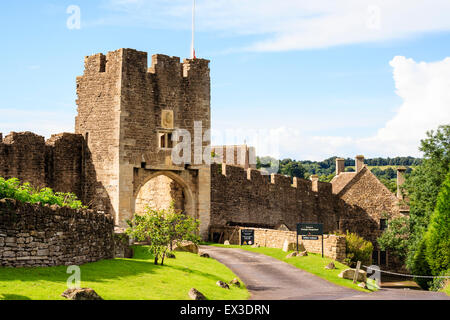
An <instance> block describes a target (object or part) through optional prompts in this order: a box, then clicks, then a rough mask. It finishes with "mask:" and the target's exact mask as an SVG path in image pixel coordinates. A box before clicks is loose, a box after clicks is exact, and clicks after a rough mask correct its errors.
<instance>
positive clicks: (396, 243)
mask: <svg viewBox="0 0 450 320" xmlns="http://www.w3.org/2000/svg"><path fill="white" fill-rule="evenodd" d="M409 235H410V230H409V218H408V217H399V218H394V219H392V220H391V221H389V223H388V228H387V229H386V230H385V231H384V232H383V234H382V235H381V236H380V237H379V238H378V239H377V242H378V245H379V246H380V248H381V250H384V251H389V253H390V254H393V255H395V256H397V257H398V258H399V259H400V260H402V261H404V260H405V258H406V256H407V254H408V240H409Z"/></svg>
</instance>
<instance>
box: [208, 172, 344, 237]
mask: <svg viewBox="0 0 450 320" xmlns="http://www.w3.org/2000/svg"><path fill="white" fill-rule="evenodd" d="M313 187H314V189H315V190H317V191H313V190H314V189H313ZM338 202H339V199H338V198H337V197H336V196H335V195H333V194H332V192H331V184H329V183H322V182H319V183H316V184H315V186H313V184H312V183H311V181H308V180H304V179H294V180H292V179H291V178H289V177H285V176H282V175H273V176H267V175H261V173H260V172H259V171H258V170H253V169H248V170H244V169H243V168H240V167H237V166H229V165H218V164H212V165H211V226H225V225H227V224H228V225H230V224H231V225H233V224H235V225H241V226H242V225H249V226H253V227H264V228H276V227H277V226H279V225H281V224H285V225H286V226H287V227H288V228H289V230H296V226H297V223H299V222H316V223H323V224H324V232H333V231H335V230H337V229H338V222H339V218H340V215H339V213H340V211H339V210H338Z"/></svg>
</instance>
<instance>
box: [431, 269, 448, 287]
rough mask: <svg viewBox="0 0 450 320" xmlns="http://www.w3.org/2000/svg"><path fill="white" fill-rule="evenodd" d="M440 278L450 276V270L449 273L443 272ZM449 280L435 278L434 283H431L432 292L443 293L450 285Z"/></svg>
mask: <svg viewBox="0 0 450 320" xmlns="http://www.w3.org/2000/svg"><path fill="white" fill-rule="evenodd" d="M439 276H447V277H449V276H450V269H449V270H447V271H442V272H441V273H440V274H439ZM448 281H449V279H448V278H434V279H433V281H432V282H431V283H430V290H432V291H441V290H442V289H444V288H445V286H446V285H448Z"/></svg>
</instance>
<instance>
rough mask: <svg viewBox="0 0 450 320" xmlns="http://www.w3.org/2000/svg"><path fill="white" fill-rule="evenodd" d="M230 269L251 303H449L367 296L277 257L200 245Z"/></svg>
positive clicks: (424, 295) (399, 295) (427, 295)
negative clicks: (399, 301) (244, 285)
mask: <svg viewBox="0 0 450 320" xmlns="http://www.w3.org/2000/svg"><path fill="white" fill-rule="evenodd" d="M201 250H202V251H204V252H207V253H208V254H209V255H210V256H211V257H212V258H214V259H216V260H218V261H219V262H221V263H223V264H224V265H226V266H227V267H228V268H229V269H231V270H232V271H233V272H234V273H235V274H236V275H237V276H238V277H239V278H240V279H241V280H242V281H243V282H244V283H245V284H246V286H247V289H248V290H249V291H250V293H251V299H252V300H355V299H356V300H435V299H447V300H450V297H448V296H447V295H446V294H444V293H437V292H429V291H417V290H403V289H381V290H379V291H377V292H373V293H364V292H360V291H356V290H353V289H348V288H345V287H341V286H338V285H335V284H332V283H330V282H328V281H326V280H324V279H321V278H319V277H316V276H314V275H312V274H310V273H308V272H306V271H303V270H300V269H298V268H296V267H294V266H292V265H290V264H288V263H285V262H282V261H280V260H277V259H275V258H272V257H269V256H266V255H263V254H259V253H254V252H250V251H246V250H241V249H232V248H219V247H210V246H201Z"/></svg>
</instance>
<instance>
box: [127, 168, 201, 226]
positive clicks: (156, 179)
mask: <svg viewBox="0 0 450 320" xmlns="http://www.w3.org/2000/svg"><path fill="white" fill-rule="evenodd" d="M135 178H137V179H135V185H134V199H133V200H134V201H133V202H132V212H134V213H136V214H140V213H143V212H144V210H145V207H146V206H147V205H149V206H150V207H152V208H153V209H157V210H159V209H167V208H168V207H169V206H170V202H171V201H172V200H173V201H175V209H178V210H182V211H183V212H184V213H185V214H186V215H188V216H190V217H193V218H196V219H198V218H199V217H198V214H197V210H196V197H195V195H196V192H195V190H193V187H192V185H193V182H192V181H186V177H185V178H183V177H182V176H181V175H180V174H177V173H176V172H173V171H153V170H140V172H139V173H138V175H137V177H135Z"/></svg>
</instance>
